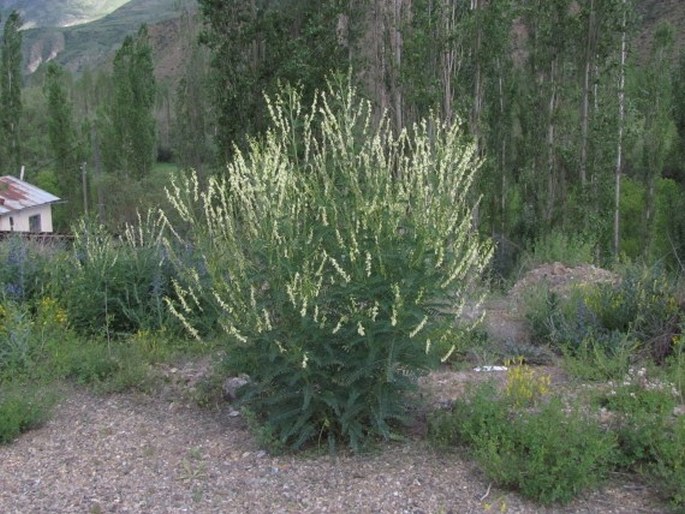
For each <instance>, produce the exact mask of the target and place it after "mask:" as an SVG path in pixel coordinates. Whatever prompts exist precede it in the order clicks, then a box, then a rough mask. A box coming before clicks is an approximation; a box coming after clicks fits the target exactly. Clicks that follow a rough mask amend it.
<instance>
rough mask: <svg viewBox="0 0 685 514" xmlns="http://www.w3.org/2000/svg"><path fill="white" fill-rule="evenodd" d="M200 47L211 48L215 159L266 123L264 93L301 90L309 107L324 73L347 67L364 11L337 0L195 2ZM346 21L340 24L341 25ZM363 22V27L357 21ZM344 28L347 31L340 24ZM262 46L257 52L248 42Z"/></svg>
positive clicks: (244, 143)
mask: <svg viewBox="0 0 685 514" xmlns="http://www.w3.org/2000/svg"><path fill="white" fill-rule="evenodd" d="M199 4H200V12H201V14H202V18H203V22H204V26H203V32H202V35H201V41H202V42H203V43H204V44H205V45H207V46H208V47H209V48H210V49H211V50H212V60H211V64H212V67H213V72H214V75H213V85H212V89H211V91H212V95H213V96H214V98H213V113H214V115H215V117H216V121H217V124H216V131H217V134H216V139H217V146H218V149H219V153H220V155H221V159H222V160H223V159H225V158H227V157H228V156H230V155H232V154H233V150H234V145H237V146H238V147H240V148H241V149H243V148H245V147H247V146H248V145H249V139H250V138H251V137H254V136H256V135H257V134H259V133H260V132H261V131H263V130H264V129H265V128H266V127H267V126H268V123H269V113H268V107H267V105H266V103H265V102H264V98H263V93H266V94H269V95H273V94H275V93H276V92H277V91H278V89H279V88H280V87H281V84H282V83H292V84H295V83H298V84H300V85H301V86H302V88H303V92H304V95H305V98H306V99H307V102H308V101H309V100H310V99H311V98H313V97H314V95H315V91H316V90H317V89H319V88H321V87H322V85H323V84H324V82H325V77H326V76H327V75H328V74H330V73H336V72H337V73H344V72H346V71H347V69H348V67H349V66H350V59H351V57H352V55H353V54H352V53H351V52H350V51H349V49H350V48H351V47H352V45H353V44H354V43H355V42H354V40H353V37H352V36H353V31H360V30H361V28H360V26H359V25H356V26H355V25H353V23H355V22H356V23H357V24H361V23H363V22H364V21H365V20H364V18H363V14H362V13H363V12H364V11H365V9H363V8H358V6H354V7H351V6H347V5H344V4H342V3H340V2H319V3H311V2H289V3H287V4H284V3H281V2H274V1H266V2H258V3H256V4H253V5H248V4H246V3H245V2H242V1H236V0H200V1H199ZM343 19H344V20H345V22H342V20H343ZM363 20H364V21H363ZM342 23H345V25H342ZM256 41H260V42H261V43H260V48H261V50H260V51H259V52H255V51H254V48H255V47H254V44H255V42H256Z"/></svg>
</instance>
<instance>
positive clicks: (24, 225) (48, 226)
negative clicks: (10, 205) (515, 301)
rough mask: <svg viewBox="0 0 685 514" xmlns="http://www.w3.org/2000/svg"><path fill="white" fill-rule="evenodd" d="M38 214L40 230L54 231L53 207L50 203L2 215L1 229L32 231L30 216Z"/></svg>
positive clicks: (0, 220)
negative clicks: (12, 223) (11, 221)
mask: <svg viewBox="0 0 685 514" xmlns="http://www.w3.org/2000/svg"><path fill="white" fill-rule="evenodd" d="M36 214H40V225H41V227H40V231H41V232H52V208H51V206H50V205H39V206H37V207H29V208H28V209H22V210H21V211H12V212H8V213H7V214H4V215H2V216H0V231H7V232H9V231H10V230H14V231H15V232H30V228H29V218H30V217H31V216H35V215H36ZM10 218H13V219H14V227H12V225H11V224H10Z"/></svg>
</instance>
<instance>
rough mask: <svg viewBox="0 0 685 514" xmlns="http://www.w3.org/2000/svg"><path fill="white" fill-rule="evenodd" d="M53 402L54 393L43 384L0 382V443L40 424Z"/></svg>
mask: <svg viewBox="0 0 685 514" xmlns="http://www.w3.org/2000/svg"><path fill="white" fill-rule="evenodd" d="M54 402H55V395H54V393H52V392H50V391H49V390H48V389H46V388H45V387H44V386H40V385H35V384H31V385H29V384H19V383H13V382H7V383H0V444H7V443H11V442H12V441H13V440H14V439H16V438H17V437H18V436H19V435H20V434H21V433H22V432H25V431H27V430H30V429H32V428H36V427H39V426H40V425H42V424H43V423H44V422H45V421H46V420H47V418H48V416H49V415H50V408H51V407H52V405H53V403H54Z"/></svg>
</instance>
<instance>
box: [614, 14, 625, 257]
mask: <svg viewBox="0 0 685 514" xmlns="http://www.w3.org/2000/svg"><path fill="white" fill-rule="evenodd" d="M623 9H624V10H623V25H622V32H621V68H620V70H619V74H620V75H619V84H618V144H617V149H616V170H615V174H614V176H615V196H614V258H616V259H617V258H618V253H619V251H620V237H619V236H620V222H621V209H620V207H621V173H622V169H623V125H624V122H625V81H626V54H627V45H626V31H627V29H626V23H627V0H623Z"/></svg>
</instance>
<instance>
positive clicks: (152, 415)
mask: <svg viewBox="0 0 685 514" xmlns="http://www.w3.org/2000/svg"><path fill="white" fill-rule="evenodd" d="M447 380H448V378H447V377H446V375H445V374H444V373H443V375H442V376H441V378H440V383H442V384H444V383H445V382H446V381H447ZM457 382H458V383H461V382H463V377H462V378H460V379H458V380H457ZM0 462H1V463H2V464H1V467H0V512H2V513H7V514H10V513H21V514H28V513H31V514H33V513H91V514H95V513H150V514H152V513H183V512H188V513H232V512H256V513H261V512H312V513H313V512H345V513H352V512H384V513H385V512H387V513H403V512H406V513H448V512H453V513H472V512H474V513H475V512H495V513H496V512H510V513H513V512H522V513H552V512H560V513H580V512H584V513H598V512H602V513H626V514H628V513H631V514H633V513H639V512H643V513H646V512H650V513H656V512H665V508H664V507H663V506H659V504H658V503H657V502H656V501H655V500H654V498H652V497H651V496H650V494H649V492H648V490H647V489H646V488H644V487H642V486H639V485H636V484H633V483H626V482H614V483H611V484H609V485H608V486H606V487H605V488H604V489H603V490H600V491H596V492H594V493H591V494H589V495H587V496H584V497H581V498H580V499H578V500H576V501H575V502H574V503H573V504H571V505H569V506H566V507H564V508H561V507H556V508H542V507H540V506H536V505H534V504H532V503H530V502H527V501H525V500H523V499H521V498H520V497H518V496H517V495H516V494H514V493H510V492H503V491H500V490H498V489H496V488H495V487H494V486H493V487H490V484H489V483H488V482H487V481H486V480H485V478H484V477H483V476H482V475H481V474H480V473H479V471H478V470H477V468H476V466H475V465H474V464H473V463H471V462H469V461H467V460H464V459H462V458H461V457H459V456H457V455H454V454H439V453H436V452H434V451H433V450H431V449H430V448H429V447H427V446H426V443H425V442H424V441H422V440H421V439H417V440H415V441H411V442H407V443H401V444H400V443H396V444H387V445H383V446H382V447H380V448H378V449H377V450H376V451H375V452H373V453H370V454H364V455H342V456H338V457H337V458H332V457H330V456H328V455H320V454H309V455H304V456H285V457H284V456H281V457H275V456H270V455H268V454H266V453H265V452H263V451H260V450H259V448H258V447H257V446H256V445H255V443H254V441H253V440H252V438H251V436H250V433H249V432H248V431H247V429H246V426H245V423H244V421H243V420H242V419H241V418H240V417H229V416H226V415H222V414H219V413H214V412H208V411H206V410H200V409H198V408H197V407H194V406H191V405H187V404H182V403H178V402H170V401H169V400H168V399H163V398H158V397H154V398H153V397H150V396H143V395H114V396H107V397H101V396H95V395H92V394H89V393H86V392H84V391H82V390H69V391H67V394H66V396H65V399H64V400H63V401H62V403H61V404H60V405H59V406H58V407H57V409H56V410H55V413H54V416H53V418H52V420H51V421H49V422H48V423H47V424H46V425H45V426H44V427H42V428H40V429H38V430H34V431H31V432H28V433H26V434H24V435H23V436H22V437H21V438H20V439H18V440H17V441H16V442H15V443H13V444H11V445H9V446H3V447H0Z"/></svg>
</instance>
